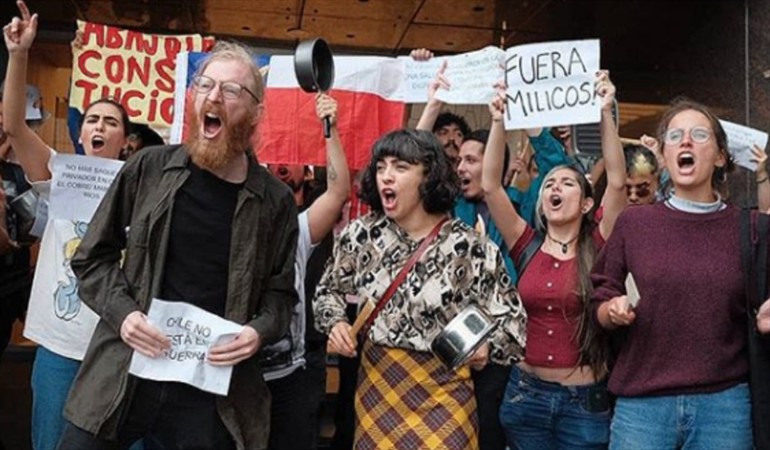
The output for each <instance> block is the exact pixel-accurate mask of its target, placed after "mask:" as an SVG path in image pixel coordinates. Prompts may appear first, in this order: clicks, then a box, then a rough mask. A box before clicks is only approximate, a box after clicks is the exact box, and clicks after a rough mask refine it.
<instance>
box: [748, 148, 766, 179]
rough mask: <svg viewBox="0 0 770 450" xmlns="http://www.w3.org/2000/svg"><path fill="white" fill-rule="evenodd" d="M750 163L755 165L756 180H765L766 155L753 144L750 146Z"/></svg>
mask: <svg viewBox="0 0 770 450" xmlns="http://www.w3.org/2000/svg"><path fill="white" fill-rule="evenodd" d="M749 161H751V162H752V163H754V164H756V165H757V170H756V175H757V180H762V179H764V180H766V179H767V153H765V151H764V150H763V149H762V148H761V147H760V146H758V145H757V144H754V145H752V146H751V158H750V159H749Z"/></svg>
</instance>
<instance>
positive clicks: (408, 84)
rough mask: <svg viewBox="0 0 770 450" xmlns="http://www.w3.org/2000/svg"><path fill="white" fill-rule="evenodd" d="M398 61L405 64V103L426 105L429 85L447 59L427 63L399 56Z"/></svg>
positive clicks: (444, 57) (442, 58)
mask: <svg viewBox="0 0 770 450" xmlns="http://www.w3.org/2000/svg"><path fill="white" fill-rule="evenodd" d="M398 59H399V60H400V61H401V62H403V64H404V85H403V92H404V102H406V103H426V102H427V101H428V85H429V84H430V82H431V80H433V79H434V78H435V77H436V72H438V69H439V68H440V67H441V63H442V62H444V60H446V59H447V57H446V56H439V57H436V58H431V59H429V60H427V61H415V60H414V59H412V57H411V56H399V57H398Z"/></svg>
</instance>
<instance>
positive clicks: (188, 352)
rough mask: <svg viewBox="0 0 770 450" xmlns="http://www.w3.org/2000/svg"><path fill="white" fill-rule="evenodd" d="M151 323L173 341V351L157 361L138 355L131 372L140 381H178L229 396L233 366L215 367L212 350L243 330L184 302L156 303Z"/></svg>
mask: <svg viewBox="0 0 770 450" xmlns="http://www.w3.org/2000/svg"><path fill="white" fill-rule="evenodd" d="M147 319H148V320H149V321H150V323H151V324H152V325H153V326H154V327H156V328H158V329H159V330H160V331H161V332H162V333H163V334H165V335H166V336H167V337H168V338H169V340H170V341H171V348H169V349H168V350H167V351H166V352H164V353H163V354H162V355H161V356H159V357H157V358H150V357H149V356H145V355H142V354H141V353H138V352H136V351H135V352H134V354H133V356H132V357H131V366H130V367H129V369H128V372H129V373H130V374H132V375H134V376H137V377H139V378H144V379H147V380H156V381H178V382H181V383H187V384H189V385H191V386H195V387H197V388H198V389H201V390H203V391H206V392H211V393H214V394H218V395H227V391H228V390H229V389H230V377H231V376H232V373H233V366H212V365H211V364H209V363H208V362H207V359H206V355H207V352H208V349H209V347H212V346H214V345H218V344H223V343H226V342H227V341H229V340H232V339H233V338H235V336H236V335H237V334H238V333H240V332H241V330H242V329H243V326H241V325H238V324H237V323H235V322H231V321H229V320H225V319H223V318H221V317H219V316H217V315H215V314H211V313H210V312H208V311H205V310H203V309H201V308H198V307H197V306H193V305H191V304H189V303H184V302H169V301H165V300H159V299H157V298H155V299H153V300H152V303H151V304H150V310H149V311H148V312H147Z"/></svg>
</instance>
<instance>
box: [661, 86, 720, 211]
mask: <svg viewBox="0 0 770 450" xmlns="http://www.w3.org/2000/svg"><path fill="white" fill-rule="evenodd" d="M684 111H696V112H699V113H701V114H703V115H704V116H706V119H707V120H708V122H709V125H710V126H711V130H712V132H713V133H714V139H715V140H716V144H717V150H718V151H719V152H720V153H721V154H722V156H724V158H725V165H724V166H723V167H717V168H715V169H714V172H713V173H712V174H711V187H712V188H713V189H714V190H715V191H717V192H719V194H720V195H721V196H722V198H727V196H728V194H729V193H728V190H727V175H728V174H729V173H731V172H732V171H733V170H734V169H735V163H734V162H733V157H732V155H731V154H730V152H729V151H728V150H727V133H725V130H724V128H722V124H721V123H720V122H719V118H718V117H717V116H716V115H715V114H714V113H712V112H711V110H709V109H708V107H706V106H705V105H703V104H700V103H698V102H696V101H693V100H690V99H688V98H684V97H680V98H677V99H675V100H674V101H673V102H672V104H671V107H670V108H668V110H666V112H665V113H663V117H661V119H660V122H659V123H658V130H657V134H658V142H660V151H661V153H663V151H664V150H665V148H666V131H668V125H669V123H671V120H673V119H674V117H675V116H676V115H677V114H679V113H681V112H684ZM670 183H671V181H670V180H669V185H668V186H665V188H666V189H667V190H670V189H671V188H672V187H673V185H671V184H670Z"/></svg>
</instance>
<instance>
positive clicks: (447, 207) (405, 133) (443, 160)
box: [358, 129, 459, 214]
mask: <svg viewBox="0 0 770 450" xmlns="http://www.w3.org/2000/svg"><path fill="white" fill-rule="evenodd" d="M388 156H392V157H394V158H396V159H400V160H402V161H406V162H408V163H409V164H422V166H423V169H424V175H425V179H424V180H423V182H422V184H421V185H420V199H421V200H422V204H423V207H424V208H425V212H427V213H429V214H434V213H447V212H449V211H451V210H452V208H453V207H454V202H455V198H456V197H457V195H458V194H459V188H458V186H459V182H458V180H457V174H456V173H455V171H454V169H453V168H452V163H451V162H450V161H449V158H448V157H447V155H446V153H445V152H444V149H443V148H442V147H441V143H440V142H439V141H438V139H436V137H435V136H434V135H433V133H431V132H429V131H422V130H409V129H401V130H396V131H391V132H390V133H388V134H386V135H384V136H382V137H381V138H379V139H378V140H377V142H375V143H374V146H373V147H372V158H371V159H370V160H369V165H368V166H367V167H366V168H365V169H364V174H363V179H362V180H361V190H360V191H359V193H358V196H359V197H360V198H361V200H363V201H364V203H366V204H368V205H369V207H370V208H371V209H372V211H375V212H378V213H382V200H381V199H380V192H379V189H378V188H377V163H378V162H380V161H382V160H383V159H385V158H386V157H388Z"/></svg>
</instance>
